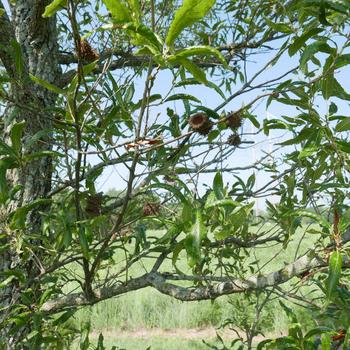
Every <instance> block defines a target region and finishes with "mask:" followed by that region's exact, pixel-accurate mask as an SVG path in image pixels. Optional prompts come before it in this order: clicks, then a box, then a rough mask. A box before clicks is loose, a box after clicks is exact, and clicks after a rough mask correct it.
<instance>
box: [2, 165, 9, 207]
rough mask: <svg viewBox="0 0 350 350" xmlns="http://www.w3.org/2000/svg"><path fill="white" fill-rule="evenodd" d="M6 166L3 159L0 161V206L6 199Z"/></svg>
mask: <svg viewBox="0 0 350 350" xmlns="http://www.w3.org/2000/svg"><path fill="white" fill-rule="evenodd" d="M6 172H7V166H6V164H4V161H3V159H0V204H3V203H5V202H6V200H7V199H8V185H7V179H6Z"/></svg>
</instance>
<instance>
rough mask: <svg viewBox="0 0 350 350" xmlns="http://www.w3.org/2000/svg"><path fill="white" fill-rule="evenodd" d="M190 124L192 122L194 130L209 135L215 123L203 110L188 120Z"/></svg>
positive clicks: (191, 125)
mask: <svg viewBox="0 0 350 350" xmlns="http://www.w3.org/2000/svg"><path fill="white" fill-rule="evenodd" d="M188 124H190V127H191V128H192V130H193V131H196V132H198V133H199V134H201V135H208V134H209V132H210V130H211V129H212V128H213V123H212V122H211V121H210V119H209V117H208V116H207V115H206V114H205V113H202V112H200V113H196V114H194V115H192V116H191V117H190V118H189V120H188Z"/></svg>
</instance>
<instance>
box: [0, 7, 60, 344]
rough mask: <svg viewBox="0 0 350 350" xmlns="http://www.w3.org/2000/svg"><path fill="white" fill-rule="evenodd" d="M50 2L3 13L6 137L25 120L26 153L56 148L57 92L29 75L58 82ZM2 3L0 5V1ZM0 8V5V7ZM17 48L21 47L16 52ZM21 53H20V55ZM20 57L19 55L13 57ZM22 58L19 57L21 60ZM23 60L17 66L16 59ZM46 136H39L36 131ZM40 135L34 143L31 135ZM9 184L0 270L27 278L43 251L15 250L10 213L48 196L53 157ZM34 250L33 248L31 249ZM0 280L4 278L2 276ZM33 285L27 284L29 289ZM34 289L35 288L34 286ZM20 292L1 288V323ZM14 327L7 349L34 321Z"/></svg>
mask: <svg viewBox="0 0 350 350" xmlns="http://www.w3.org/2000/svg"><path fill="white" fill-rule="evenodd" d="M50 2H51V1H50V0H17V1H16V3H15V4H14V5H13V6H12V18H11V20H10V19H9V17H8V16H7V15H6V14H5V15H3V16H0V59H1V61H2V64H3V66H4V67H5V69H6V71H7V73H8V75H9V76H10V78H11V86H10V89H9V94H8V103H7V106H6V108H5V112H4V114H3V116H2V118H3V125H4V127H3V131H2V132H3V137H2V138H3V140H4V141H5V142H6V143H7V144H9V145H11V140H10V131H11V128H12V127H13V125H14V124H15V123H18V122H20V121H25V123H26V124H25V131H24V133H23V137H22V149H21V153H22V155H23V156H27V155H31V154H33V153H37V152H42V151H49V150H51V149H52V144H51V142H50V133H51V132H52V118H50V113H49V109H50V107H53V106H54V105H55V100H56V96H55V95H54V94H53V93H52V92H50V91H49V90H46V89H45V88H43V87H41V86H39V85H37V84H35V83H33V82H32V81H31V80H30V78H29V74H32V75H34V76H36V77H38V78H41V79H43V80H45V81H48V82H50V83H53V84H54V83H55V82H57V81H58V79H59V76H60V66H59V64H58V61H57V57H58V43H57V35H56V19H55V18H54V17H52V18H49V19H46V18H42V13H43V12H44V9H45V6H46V5H48V4H49V3H50ZM0 6H1V4H0ZM1 7H2V6H1ZM15 47H17V48H20V50H17V54H14V52H15V49H14V48H15ZM19 51H20V54H19V53H18V52H19ZM14 55H16V59H17V60H15V59H14ZM20 57H21V60H19V58H20ZM15 61H17V62H20V61H22V64H18V63H17V65H15V64H14V62H15ZM39 132H41V133H42V135H40V137H38V135H39V134H38V133H39ZM34 135H36V137H37V139H36V140H35V141H33V136H34ZM7 176H8V182H9V184H10V188H14V187H15V186H18V185H19V190H18V192H17V193H16V194H15V197H14V198H13V200H11V202H10V204H9V205H7V207H6V208H5V209H3V210H2V213H1V214H2V215H1V218H2V219H1V220H2V224H1V226H2V227H3V229H2V230H1V231H3V232H2V233H4V234H5V235H4V237H5V238H3V239H2V242H1V243H2V244H7V245H8V246H9V249H8V250H6V252H3V253H1V255H0V271H6V270H9V269H18V268H20V269H21V270H22V272H23V271H24V273H25V274H26V277H28V280H30V279H31V278H30V277H32V276H33V275H35V274H36V273H38V269H37V268H36V265H35V263H34V261H33V256H34V255H35V256H36V257H38V256H40V252H39V251H32V253H31V254H30V253H28V252H25V253H26V254H24V252H23V254H22V255H26V258H25V259H22V255H21V254H18V253H16V250H15V249H14V245H15V243H16V232H13V231H14V230H13V229H12V230H11V229H10V227H9V225H8V218H9V214H10V213H12V212H13V211H15V210H16V209H18V208H20V207H22V206H24V205H26V204H29V203H32V202H33V201H35V200H37V199H40V198H46V196H47V194H48V193H49V191H50V188H51V176H52V165H51V159H50V157H49V156H45V157H40V158H37V159H34V160H31V161H30V162H29V161H28V162H26V163H24V165H23V166H21V167H20V168H16V169H12V170H11V171H9V170H8V171H7ZM39 209H40V210H43V209H45V208H36V209H35V210H31V211H30V212H29V213H28V215H27V218H26V229H25V230H24V232H23V233H22V234H28V233H38V232H39V231H40V228H41V215H40V214H39V211H40V210H39ZM33 249H34V248H33ZM0 282H1V279H0ZM28 287H31V286H29V285H27V286H26V288H28ZM35 289H36V290H38V289H37V287H36V288H35ZM19 295H20V290H19V286H18V284H17V283H16V282H13V283H11V284H9V285H8V286H7V288H3V289H0V308H3V307H5V311H4V312H2V313H1V316H0V325H1V323H2V322H3V321H4V320H5V319H6V317H7V316H8V315H9V313H10V312H11V305H13V304H15V303H16V302H18V298H19ZM11 327H12V325H11V324H7V325H6V326H5V327H1V326H0V328H2V329H1V330H0V337H1V338H2V342H3V346H4V348H5V349H8V350H10V349H15V348H16V349H17V348H23V347H19V345H18V341H19V338H18V337H19V336H20V337H22V339H23V335H25V334H26V333H27V332H28V331H30V325H28V327H26V329H24V330H23V332H22V334H17V335H11V336H10V330H11Z"/></svg>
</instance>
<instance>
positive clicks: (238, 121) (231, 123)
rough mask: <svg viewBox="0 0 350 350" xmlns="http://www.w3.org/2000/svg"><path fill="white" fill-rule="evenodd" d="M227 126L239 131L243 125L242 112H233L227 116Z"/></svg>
mask: <svg viewBox="0 0 350 350" xmlns="http://www.w3.org/2000/svg"><path fill="white" fill-rule="evenodd" d="M226 125H227V126H228V127H230V128H232V129H237V128H239V127H240V126H241V125H242V116H241V113H240V112H235V113H233V112H231V113H229V114H228V115H227V118H226Z"/></svg>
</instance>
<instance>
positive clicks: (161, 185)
mask: <svg viewBox="0 0 350 350" xmlns="http://www.w3.org/2000/svg"><path fill="white" fill-rule="evenodd" d="M148 188H149V189H151V188H163V189H164V190H167V191H169V192H171V193H172V194H173V195H174V196H175V197H176V198H177V199H179V200H180V201H181V202H182V203H183V204H188V205H190V203H189V201H188V200H187V198H186V197H185V196H184V195H183V194H182V193H181V192H180V191H179V190H178V189H177V188H176V187H174V186H171V185H168V184H166V183H160V182H157V183H155V184H153V185H150V186H149V187H148Z"/></svg>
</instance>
